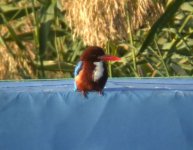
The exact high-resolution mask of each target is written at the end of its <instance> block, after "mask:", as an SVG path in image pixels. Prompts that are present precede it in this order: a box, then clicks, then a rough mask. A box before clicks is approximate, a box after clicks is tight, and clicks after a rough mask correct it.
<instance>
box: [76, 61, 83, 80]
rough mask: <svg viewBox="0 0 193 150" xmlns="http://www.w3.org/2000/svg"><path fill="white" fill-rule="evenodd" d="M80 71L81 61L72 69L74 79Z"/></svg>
mask: <svg viewBox="0 0 193 150" xmlns="http://www.w3.org/2000/svg"><path fill="white" fill-rule="evenodd" d="M81 69H82V61H79V62H78V64H77V65H76V67H75V69H74V77H76V76H77V75H78V74H79V72H80V70H81Z"/></svg>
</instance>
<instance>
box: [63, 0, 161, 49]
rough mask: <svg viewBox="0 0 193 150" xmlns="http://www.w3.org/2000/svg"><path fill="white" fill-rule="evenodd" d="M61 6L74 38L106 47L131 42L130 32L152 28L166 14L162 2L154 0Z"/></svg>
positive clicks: (94, 0) (83, 0) (86, 0)
mask: <svg viewBox="0 0 193 150" xmlns="http://www.w3.org/2000/svg"><path fill="white" fill-rule="evenodd" d="M160 1H161V0H160ZM61 3H62V5H63V7H64V10H65V12H66V15H65V17H66V20H67V22H68V23H69V25H70V27H71V28H72V29H73V32H74V36H80V37H81V38H82V39H83V41H84V43H85V44H86V45H98V46H104V45H105V44H106V43H107V41H114V42H116V41H118V40H124V39H128V33H129V32H130V31H135V30H137V29H138V28H140V27H141V26H144V25H149V24H150V25H151V24H152V23H153V22H154V21H155V20H156V19H157V18H158V17H159V16H160V14H161V13H162V12H163V6H162V5H161V3H154V2H152V0H73V1H72V0H61ZM128 17H129V20H130V22H131V29H130V28H129V22H128Z"/></svg>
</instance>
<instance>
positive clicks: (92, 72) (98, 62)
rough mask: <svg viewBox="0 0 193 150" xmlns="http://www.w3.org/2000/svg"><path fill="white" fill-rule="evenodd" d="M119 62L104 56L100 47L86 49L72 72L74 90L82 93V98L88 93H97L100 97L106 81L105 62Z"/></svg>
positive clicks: (114, 58)
mask: <svg viewBox="0 0 193 150" xmlns="http://www.w3.org/2000/svg"><path fill="white" fill-rule="evenodd" d="M119 60H121V58H119V57H116V56H112V55H106V54H105V52H104V50H103V49H102V48H101V47H98V46H89V47H87V48H86V50H85V51H84V52H83V54H82V55H81V56H80V61H79V62H78V63H77V65H76V67H75V70H74V78H75V81H74V90H75V91H79V92H82V94H83V95H84V96H86V95H87V93H88V92H89V91H97V92H99V94H101V95H102V94H103V89H104V86H105V84H106V82H107V79H108V71H107V66H106V63H105V62H108V61H119Z"/></svg>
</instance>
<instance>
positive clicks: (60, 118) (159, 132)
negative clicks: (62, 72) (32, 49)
mask: <svg viewBox="0 0 193 150" xmlns="http://www.w3.org/2000/svg"><path fill="white" fill-rule="evenodd" d="M73 88H74V87H73V80H50V81H25V82H0V150H193V80H192V79H132V78H131V79H128V78H125V79H110V80H108V83H107V85H106V87H105V90H104V95H103V96H101V95H99V94H98V93H97V92H90V93H89V94H88V97H87V98H85V97H84V96H83V95H82V94H81V93H80V92H74V90H73Z"/></svg>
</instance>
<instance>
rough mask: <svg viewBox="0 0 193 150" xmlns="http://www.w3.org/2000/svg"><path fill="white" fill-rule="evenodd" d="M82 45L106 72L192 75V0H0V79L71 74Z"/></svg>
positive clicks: (129, 74) (135, 74)
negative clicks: (96, 49) (97, 54)
mask: <svg viewBox="0 0 193 150" xmlns="http://www.w3.org/2000/svg"><path fill="white" fill-rule="evenodd" d="M88 45H97V46H101V47H103V48H104V49H105V51H106V53H108V54H113V55H117V56H119V57H121V58H122V61H121V62H116V63H109V64H108V69H109V75H110V76H112V77H169V76H192V75H193V1H192V0H120V1H116V0H86V1H85V0H1V1H0V79H1V80H5V79H9V80H10V79H17V80H18V79H37V78H69V77H73V70H74V67H75V65H76V63H77V61H78V59H79V56H80V55H81V53H82V52H83V50H84V49H85V47H86V46H88Z"/></svg>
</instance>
